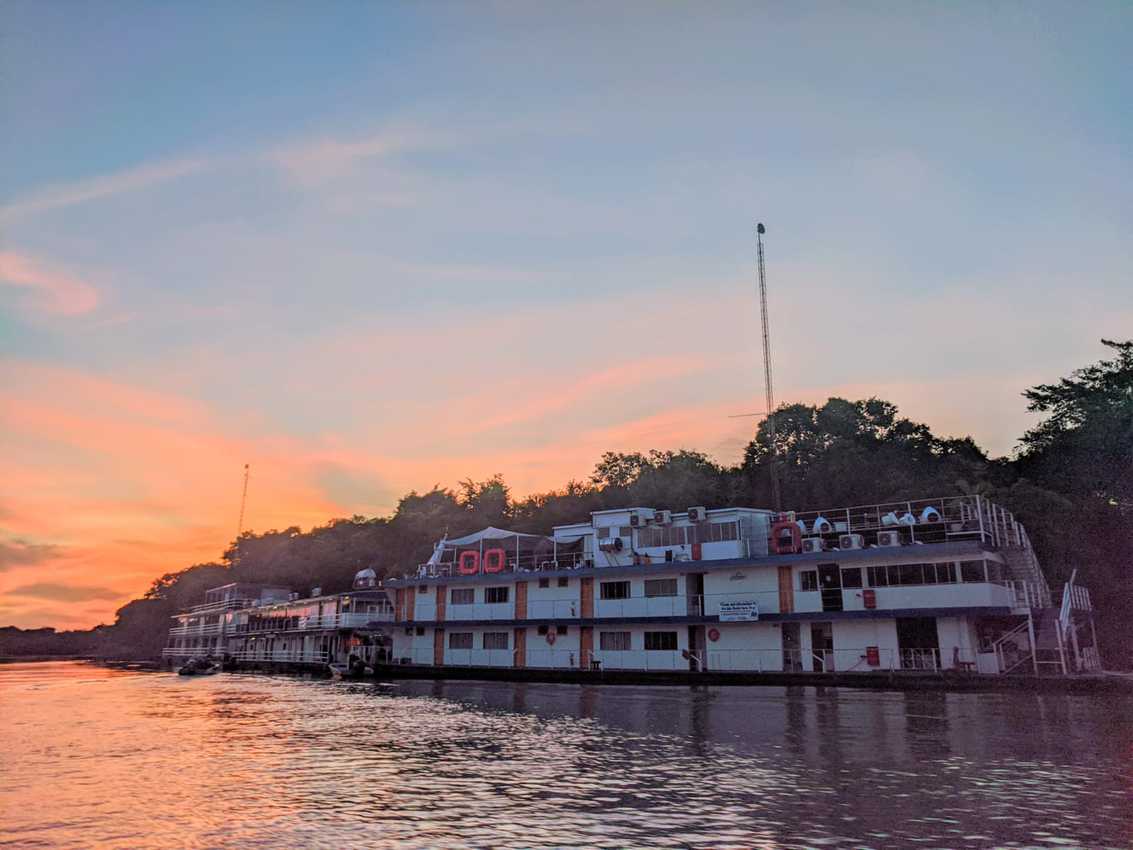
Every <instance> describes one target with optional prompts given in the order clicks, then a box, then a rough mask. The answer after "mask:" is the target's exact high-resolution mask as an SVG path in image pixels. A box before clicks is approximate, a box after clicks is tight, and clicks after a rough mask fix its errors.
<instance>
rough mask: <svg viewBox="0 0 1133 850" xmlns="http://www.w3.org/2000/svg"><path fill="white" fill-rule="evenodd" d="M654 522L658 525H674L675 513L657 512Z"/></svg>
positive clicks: (654, 515)
mask: <svg viewBox="0 0 1133 850" xmlns="http://www.w3.org/2000/svg"><path fill="white" fill-rule="evenodd" d="M653 521H654V522H655V523H657V524H658V525H672V523H673V512H672V511H657V512H656V513H655V514H653Z"/></svg>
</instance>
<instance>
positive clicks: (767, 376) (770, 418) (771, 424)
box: [755, 222, 783, 511]
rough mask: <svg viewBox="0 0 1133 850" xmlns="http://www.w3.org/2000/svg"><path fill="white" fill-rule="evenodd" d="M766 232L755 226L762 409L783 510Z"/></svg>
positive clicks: (774, 491) (775, 491)
mask: <svg viewBox="0 0 1133 850" xmlns="http://www.w3.org/2000/svg"><path fill="white" fill-rule="evenodd" d="M766 232H767V228H765V227H764V226H763V224H762V222H761V223H759V224H756V226H755V241H756V244H757V245H758V246H759V313H760V319H761V320H762V322H763V390H764V393H765V396H766V397H765V399H764V403H765V404H766V405H767V406H766V408H764V409H765V410H766V411H767V436H768V438H769V441H770V445H771V455H770V457H769V459H768V461H769V462H768V466H769V467H770V468H771V499H772V501H773V502H774V503H775V510H776V511H782V510H783V497H782V494H781V493H780V492H779V471H778V469H776V463H775V452H776V447H775V393H774V388H773V385H772V383H771V323H770V319H769V317H768V315H767V273H766V271H765V270H764V268H763V234H764V233H766Z"/></svg>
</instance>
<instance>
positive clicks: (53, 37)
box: [0, 0, 1133, 628]
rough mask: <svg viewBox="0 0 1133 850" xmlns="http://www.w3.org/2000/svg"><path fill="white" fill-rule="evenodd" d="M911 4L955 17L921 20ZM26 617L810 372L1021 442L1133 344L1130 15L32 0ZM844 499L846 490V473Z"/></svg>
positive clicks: (9, 107) (793, 383)
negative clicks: (759, 273)
mask: <svg viewBox="0 0 1133 850" xmlns="http://www.w3.org/2000/svg"><path fill="white" fill-rule="evenodd" d="M905 12H914V13H915V15H910V16H909V17H905V16H904V13H905ZM0 24H2V31H3V36H2V37H3V49H2V52H0V120H2V121H3V125H4V130H3V132H2V133H0V153H2V155H3V163H4V168H3V169H2V172H0V197H2V203H0V355H2V364H0V386H2V387H3V395H2V408H0V409H2V416H3V422H2V425H0V428H2V429H3V435H4V438H3V441H2V443H0V465H2V480H3V488H2V491H0V497H2V505H0V625H4V624H9V623H11V624H16V625H21V626H38V625H53V626H56V627H60V628H67V627H86V626H90V625H93V624H95V623H98V622H109V621H110V620H111V619H112V618H113V612H114V610H115V609H116V608H117V607H118V606H120V605H121V604H123V603H125V602H126V601H127V600H129V599H130V598H131V597H134V596H136V595H138V594H140V593H141V592H142V591H144V589H145V588H146V587H147V586H148V585H149V583H150V581H151V579H153V578H154V577H155V576H156V575H159V574H161V573H163V572H166V571H169V570H175V569H179V568H181V567H183V566H187V565H188V564H190V563H193V562H196V561H201V560H208V559H212V558H215V557H216V556H217V555H219V553H220V552H221V551H222V549H223V548H224V547H225V545H226V544H227V543H228V542H229V541H230V540H231V539H232V537H233V536H234V534H235V531H236V523H237V513H238V510H239V500H240V482H241V474H242V467H243V464H244V463H251V465H252V481H251V487H250V492H249V498H248V511H247V520H246V523H245V525H246V527H249V528H252V529H255V530H266V529H269V528H273V527H275V528H282V527H286V526H288V525H293V524H294V525H300V526H303V527H308V526H311V525H312V524H316V523H322V522H324V521H326V520H327V519H329V518H331V517H335V516H349V515H351V514H355V513H363V514H379V513H384V512H387V511H389V510H390V509H391V507H392V506H393V505H394V504H395V503H396V500H397V498H398V497H399V496H400V495H401V494H403V493H405V492H407V491H408V490H410V489H418V490H422V489H428V488H430V487H432V486H433V485H434V484H438V483H439V484H441V485H442V486H452V485H454V484H456V482H457V481H459V480H460V479H462V478H466V477H473V478H483V477H487V476H489V475H491V474H493V473H496V472H499V473H502V474H503V475H504V477H505V478H506V480H507V482H508V483H509V484H510V485H511V487H512V488H513V491H514V492H515V493H516V494H517V495H524V494H527V493H529V492H532V491H535V490H545V489H549V488H552V487H557V486H560V485H562V484H563V483H565V482H566V481H567V480H568V479H570V478H579V479H581V478H585V477H586V476H587V475H588V474H589V473H590V471H591V470H592V468H593V466H594V463H595V461H596V460H597V459H598V457H599V455H600V454H601V452H603V451H605V450H627V451H628V450H647V449H649V448H677V447H682V446H683V447H688V448H697V449H701V450H704V451H707V452H709V453H711V454H712V455H714V456H716V457H717V458H719V459H720V460H722V461H729V462H730V461H733V460H735V459H736V458H737V457H738V456H739V454H740V452H741V449H742V446H743V444H744V443H745V442H746V441H747V440H748V439H749V438H750V434H751V429H752V428H753V427H754V425H755V420H754V419H735V418H728V416H729V414H734V413H745V412H750V411H757V410H760V409H761V406H762V401H761V398H762V385H761V360H760V348H759V338H758V328H759V325H758V312H757V309H758V302H757V298H756V290H755V287H756V276H755V265H754V256H755V243H754V225H755V222H756V221H757V220H762V221H765V222H766V224H767V230H768V233H767V256H768V278H769V285H770V290H771V295H770V301H771V311H772V320H773V343H774V353H775V371H776V384H777V389H778V393H777V394H778V397H779V399H780V400H782V401H796V400H797V401H821V400H823V399H825V398H826V397H828V396H829V395H832V394H839V395H844V396H848V397H855V398H856V397H864V396H868V395H879V396H882V397H884V398H887V399H890V400H892V401H894V402H896V403H898V404H899V405H900V407H901V409H902V412H903V413H905V414H906V415H908V416H911V417H913V418H916V419H919V420H923V421H926V422H928V423H929V424H930V425H931V426H932V427H933V428H934V429H936V430H938V431H939V432H941V433H944V434H951V435H962V434H968V433H970V434H971V435H973V436H974V437H975V438H976V439H977V441H979V443H980V444H981V445H983V446H984V447H985V448H986V449H988V450H989V451H991V452H993V453H1005V452H1009V451H1010V450H1011V449H1012V447H1013V445H1014V443H1015V440H1016V438H1017V437H1018V436H1019V435H1020V434H1021V433H1022V432H1023V430H1024V429H1025V428H1026V427H1027V426H1028V424H1029V423H1030V422H1031V421H1032V420H1031V419H1030V417H1029V416H1028V414H1027V413H1026V411H1025V403H1024V400H1023V399H1022V398H1021V397H1020V392H1021V391H1022V390H1023V389H1024V388H1025V387H1027V386H1028V385H1030V384H1033V383H1035V382H1038V381H1043V380H1050V379H1054V378H1057V377H1058V376H1060V375H1062V374H1064V373H1066V372H1067V371H1069V370H1070V369H1072V368H1075V367H1077V366H1081V365H1084V364H1086V363H1088V362H1091V361H1093V360H1096V359H1098V358H1099V357H1101V356H1102V355H1103V354H1104V351H1103V350H1102V348H1101V346H1100V345H1099V344H1098V339H1099V337H1102V336H1106V337H1111V338H1123V339H1124V338H1129V337H1130V336H1133V282H1131V280H1130V272H1129V269H1130V267H1131V265H1133V263H1131V261H1133V240H1131V239H1130V236H1129V234H1130V231H1131V227H1133V204H1131V203H1130V199H1131V198H1133V169H1131V157H1133V133H1131V130H1133V117H1131V116H1133V112H1131V111H1130V109H1129V104H1130V102H1131V100H1133V70H1131V68H1133V63H1130V61H1129V54H1128V49H1129V45H1130V44H1131V43H1133V10H1131V7H1130V6H1129V5H1128V4H1125V3H1112V4H1107V3H1102V2H1095V3H1090V4H1086V5H1084V6H1083V5H1077V4H1075V5H1064V6H1059V5H1055V4H1031V3H1027V4H1023V3H1019V4H1003V3H1001V4H978V5H965V4H946V5H945V4H941V5H930V4H916V5H915V7H914V6H912V5H906V4H889V5H883V4H855V5H853V6H850V5H844V4H816V5H811V4H803V5H796V4H780V5H766V4H755V3H740V4H735V5H732V4H725V3H712V4H707V5H702V4H669V3H647V4H633V3H613V4H610V3H602V4H593V5H591V4H578V3H570V4H526V3H467V4H456V3H424V4H410V3H401V4H394V3H369V4H365V3H338V4H329V5H321V4H314V3H299V2H281V3H275V2H273V3H254V2H244V3H239V4H233V3H192V4H189V3H180V4H153V3H129V2H114V3H42V2H29V3H19V2H9V0H5V2H3V3H0ZM812 507H814V506H812Z"/></svg>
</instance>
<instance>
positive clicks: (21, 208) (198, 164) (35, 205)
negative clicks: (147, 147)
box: [0, 158, 208, 224]
mask: <svg viewBox="0 0 1133 850" xmlns="http://www.w3.org/2000/svg"><path fill="white" fill-rule="evenodd" d="M207 165H208V161H207V160H205V159H201V158H198V159H173V160H166V161H163V162H155V163H150V164H147V165H139V166H137V167H134V168H129V169H126V170H124V171H117V172H115V173H113V174H102V175H99V176H97V177H88V178H85V179H82V180H76V181H74V182H72V183H60V184H57V185H54V186H47V187H45V188H43V189H39V190H37V191H34V192H31V193H30V194H27V195H24V196H23V197H22V198H17V199H16V200H14V201H12V202H11V203H9V204H5V205H4V206H3V207H0V224H7V223H9V222H11V221H14V220H16V219H19V218H24V217H25V216H29V215H34V214H36V213H40V212H45V211H47V210H52V209H56V208H58V207H69V206H73V205H75V204H83V203H86V202H88V201H94V200H99V199H101V198H106V197H110V196H112V195H120V194H123V193H125V192H135V191H138V190H139V189H145V188H148V187H149V186H153V185H155V184H158V183H164V182H166V181H168V180H175V179H177V178H178V177H184V176H186V175H188V174H193V173H195V172H198V171H201V170H203V169H204V168H205V167H206V166H207Z"/></svg>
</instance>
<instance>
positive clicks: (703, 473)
mask: <svg viewBox="0 0 1133 850" xmlns="http://www.w3.org/2000/svg"><path fill="white" fill-rule="evenodd" d="M1102 344H1103V345H1104V346H1105V347H1106V348H1107V349H1108V350H1109V356H1108V359H1102V360H1101V361H1099V362H1097V363H1094V364H1092V365H1090V366H1087V367H1084V368H1082V369H1078V370H1075V371H1074V372H1073V373H1071V374H1070V375H1069V376H1066V377H1064V378H1061V379H1060V380H1058V381H1056V382H1054V383H1050V384H1040V385H1038V386H1035V387H1032V388H1030V389H1028V390H1026V391H1025V392H1024V396H1025V397H1026V398H1027V400H1028V405H1029V409H1030V410H1031V411H1033V412H1036V413H1039V414H1041V415H1042V418H1041V421H1040V422H1039V424H1038V425H1036V426H1035V427H1034V428H1032V429H1031V430H1029V431H1027V432H1026V433H1025V434H1023V435H1022V436H1021V437H1020V439H1019V444H1018V447H1017V449H1016V450H1015V451H1014V452H1013V453H1012V455H1011V456H1009V457H1001V458H990V457H988V456H987V454H986V453H985V452H984V451H983V450H982V449H981V448H980V447H979V446H978V445H977V444H976V443H975V442H974V441H973V440H972V439H971V438H969V437H963V438H950V437H940V436H937V435H935V434H933V432H932V430H931V429H930V428H929V427H928V426H927V425H924V424H922V423H918V422H913V421H911V420H909V419H907V418H904V417H902V416H900V414H899V411H898V409H897V407H896V406H895V405H893V404H891V403H890V402H887V401H883V400H881V399H877V398H870V399H863V400H857V401H851V400H847V399H842V398H831V399H829V400H828V401H826V403H825V404H822V405H808V404H787V405H783V406H781V407H779V408H778V409H777V410H776V412H775V435H774V439H773V440H772V437H771V435H770V431H769V429H768V423H767V422H766V420H765V421H763V422H762V423H761V424H760V425H759V427H758V430H757V432H756V434H755V437H754V439H753V440H752V441H751V442H750V443H749V445H748V446H747V448H746V450H745V452H744V455H743V458H742V460H741V461H739V462H738V463H736V464H735V465H722V464H720V463H718V462H716V461H715V460H713V459H712V458H711V457H709V456H708V455H706V454H704V453H702V452H699V451H692V450H688V449H679V450H667V451H660V450H652V451H649V452H646V453H641V452H630V453H619V452H607V453H606V454H604V455H603V456H602V458H601V460H600V461H599V463H598V464H597V466H596V467H595V469H594V471H593V473H592V475H591V476H590V477H589V478H588V479H587V480H585V481H577V480H576V481H570V482H568V483H567V484H566V485H565V486H564V487H562V488H561V489H559V490H553V491H550V492H546V493H538V494H534V495H530V496H527V497H526V498H522V499H518V498H515V497H513V495H512V494H511V492H510V491H509V489H508V486H507V484H506V483H505V482H504V480H503V479H502V478H501V477H500V476H498V475H497V476H495V477H492V478H489V479H488V480H486V481H472V480H466V481H462V482H460V484H459V486H458V487H457V488H455V489H450V488H444V487H440V486H435V487H433V488H432V489H431V490H429V491H427V492H424V493H418V492H411V493H409V494H408V495H406V496H404V497H402V498H401V500H400V501H399V502H398V504H397V508H396V510H395V511H394V512H393V514H392V515H390V516H386V517H364V516H357V515H356V516H353V517H350V518H341V519H332V520H330V521H329V522H327V523H326V524H325V525H321V526H317V527H315V528H312V529H310V530H309V531H303V530H302V529H300V528H299V527H297V526H293V527H290V528H285V529H282V530H275V529H273V530H270V531H265V532H259V533H256V532H252V531H248V532H245V533H244V534H242V535H241V536H240V537H239V538H238V539H236V540H234V541H233V542H232V544H231V545H230V546H229V547H228V549H227V550H225V551H224V552H223V553H222V554H221V556H220V558H219V559H218V560H217V561H215V562H211V563H204V564H194V565H192V566H188V567H185V568H183V569H179V570H176V571H174V572H169V573H166V574H165V575H163V576H161V577H160V578H157V579H155V580H154V582H153V584H152V585H151V587H150V588H149V590H147V591H146V593H145V594H144V596H143V597H142V598H141V599H137V600H134V601H132V602H130V603H128V604H127V605H125V606H123V607H122V608H121V609H119V610H118V612H117V615H116V619H115V622H114V623H113V625H109V626H99V627H97V628H95V629H92V630H90V631H84V632H65V633H51V632H49V631H43V630H38V631H34V630H33V631H26V632H20V631H19V630H0V654H6V653H7V654H14V653H13V651H12V647H13V646H15V645H17V644H16V643H15V642H14V641H18V646H19V647H20V649H21V650H22V651H24V652H29V653H50V652H66V653H69V654H74V653H94V654H98V655H114V656H120V657H121V656H126V657H148V656H155V655H158V654H159V653H160V650H161V647H162V645H163V644H164V642H165V639H166V634H167V630H168V628H169V625H170V617H171V615H173V614H175V613H176V612H177V611H179V610H182V609H184V608H186V607H188V606H190V605H193V604H196V603H198V602H200V601H201V599H202V597H203V594H204V591H205V590H206V589H207V588H209V587H214V586H216V585H219V584H224V583H227V582H231V581H247V582H264V583H271V584H280V585H286V586H289V587H292V588H294V589H296V590H299V591H301V592H304V593H305V592H306V591H308V590H310V589H311V588H312V587H316V586H318V587H321V588H322V589H323V591H324V592H327V593H334V592H339V591H343V590H347V589H349V587H350V584H351V580H352V577H353V575H354V573H355V572H356V571H357V570H360V569H362V568H365V567H372V568H373V569H374V570H376V571H377V573H378V575H379V576H387V575H400V574H401V573H402V572H403V571H407V570H410V569H412V568H413V567H415V566H416V565H417V564H419V563H421V562H423V561H424V560H425V559H426V558H427V557H428V555H429V553H430V551H431V549H432V546H433V544H434V543H435V542H436V540H437V539H438V538H439V537H440V535H441V534H444V533H447V534H448V536H450V537H454V536H459V535H462V534H466V533H469V532H471V531H475V530H477V529H479V528H483V527H484V526H487V525H495V526H505V527H509V528H514V529H516V530H519V531H529V532H539V533H549V531H550V529H551V527H552V526H555V525H560V524H566V523H571V522H579V521H585V520H586V519H587V518H588V517H589V514H590V512H591V511H596V510H602V509H604V508H613V507H622V506H625V505H627V504H635V505H649V506H651V507H656V508H661V509H669V510H683V509H684V508H686V507H688V506H689V505H710V506H730V505H750V506H757V507H760V506H770V505H771V504H772V498H771V474H770V468H769V465H770V464H771V463H772V462H774V463H775V465H776V472H777V475H778V478H779V480H780V484H781V490H782V500H783V505H784V507H785V508H788V509H798V510H811V509H820V508H829V507H837V506H841V505H861V504H872V503H881V502H890V501H902V500H906V499H916V498H924V497H926V496H930V497H931V496H946V495H952V494H981V495H984V496H987V497H989V498H990V499H992V500H994V501H996V502H998V503H1000V504H1002V505H1003V506H1005V507H1007V508H1008V509H1010V510H1011V511H1012V512H1013V513H1015V515H1016V516H1017V517H1018V518H1019V519H1020V520H1021V521H1022V522H1023V523H1024V524H1025V525H1026V526H1027V529H1028V532H1029V534H1030V536H1031V540H1032V542H1033V544H1034V546H1035V548H1036V550H1037V554H1038V556H1039V559H1040V561H1041V563H1042V565H1043V568H1044V570H1045V572H1046V574H1047V578H1048V580H1049V581H1050V583H1051V585H1052V587H1055V588H1057V587H1059V586H1060V585H1061V583H1062V582H1063V581H1064V580H1065V579H1066V578H1067V577H1068V576H1069V574H1070V572H1071V570H1073V569H1077V570H1078V576H1079V580H1080V581H1081V582H1083V583H1084V584H1086V585H1088V586H1089V588H1090V590H1091V594H1092V596H1093V600H1094V605H1095V607H1096V608H1097V609H1098V612H1097V615H1098V629H1099V638H1100V642H1101V644H1102V646H1101V648H1102V651H1103V656H1104V657H1105V658H1106V660H1107V662H1108V664H1110V665H1111V666H1115V667H1128V666H1130V665H1131V664H1133V660H1131V655H1133V653H1131V652H1130V649H1131V648H1133V617H1131V616H1130V614H1133V588H1131V586H1130V582H1129V576H1128V572H1129V569H1130V566H1131V564H1130V562H1131V560H1133V341H1128V342H1113V341H1109V340H1102ZM958 402H959V403H963V399H958ZM14 633H18V634H15V636H13V634H14ZM33 635H38V636H36V637H34V638H33Z"/></svg>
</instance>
